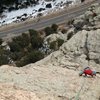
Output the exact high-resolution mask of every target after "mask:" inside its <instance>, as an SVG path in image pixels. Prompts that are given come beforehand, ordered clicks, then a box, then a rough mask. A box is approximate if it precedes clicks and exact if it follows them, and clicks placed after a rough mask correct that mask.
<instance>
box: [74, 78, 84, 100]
mask: <svg viewBox="0 0 100 100" xmlns="http://www.w3.org/2000/svg"><path fill="white" fill-rule="evenodd" d="M84 85H85V78H84V80H83V83H82V85H81V88H80V90H79V91H78V93H77V95H76V97H75V100H79V96H80V93H81V91H82V89H83V87H84Z"/></svg>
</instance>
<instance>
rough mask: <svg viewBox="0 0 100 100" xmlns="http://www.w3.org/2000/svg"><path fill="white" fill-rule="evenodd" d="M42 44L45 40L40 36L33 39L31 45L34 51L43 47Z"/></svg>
mask: <svg viewBox="0 0 100 100" xmlns="http://www.w3.org/2000/svg"><path fill="white" fill-rule="evenodd" d="M42 43H43V39H42V38H41V37H39V36H36V37H34V36H32V37H31V44H32V47H33V48H34V49H38V48H40V47H41V46H42Z"/></svg>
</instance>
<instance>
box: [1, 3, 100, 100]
mask: <svg viewBox="0 0 100 100" xmlns="http://www.w3.org/2000/svg"><path fill="white" fill-rule="evenodd" d="M99 9H100V5H99V4H95V5H92V6H91V7H90V8H89V10H88V11H87V12H86V13H85V14H84V15H82V16H80V17H78V18H76V19H75V20H74V22H73V25H72V27H71V28H70V29H69V30H68V31H67V32H66V33H65V34H62V35H63V36H62V37H64V41H66V42H65V43H64V44H63V45H62V46H61V47H60V49H59V50H58V51H55V52H53V53H52V54H50V55H49V56H47V57H46V58H44V59H43V60H41V61H38V62H36V63H34V64H30V65H27V66H24V67H21V68H17V67H13V66H7V65H5V66H1V67H0V91H1V92H0V100H100V75H99V74H97V76H95V77H93V78H92V77H90V76H88V77H83V76H82V77H79V75H78V74H79V72H80V70H82V69H83V68H84V67H86V66H91V68H92V69H93V70H96V71H98V72H100V10H99ZM70 34H71V35H70ZM60 35H61V33H60ZM52 36H55V35H52ZM69 36H70V38H69ZM58 37H59V36H58ZM54 39H55V38H54Z"/></svg>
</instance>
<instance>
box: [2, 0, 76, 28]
mask: <svg viewBox="0 0 100 100" xmlns="http://www.w3.org/2000/svg"><path fill="white" fill-rule="evenodd" d="M75 1H76V0H54V1H53V0H52V1H49V2H46V1H45V0H41V1H39V4H37V5H33V6H31V7H28V8H26V9H25V8H24V9H19V10H16V11H11V12H4V13H3V17H0V26H2V25H7V24H10V23H12V22H13V23H16V22H20V21H25V20H26V19H28V18H36V17H37V15H38V14H39V13H41V14H42V15H43V16H46V15H47V14H49V13H52V12H54V11H58V10H60V9H63V8H64V6H66V5H68V4H69V5H73V4H74V3H75ZM47 4H51V5H52V7H51V8H46V5H47ZM40 8H43V9H45V10H42V11H38V10H39V9H40ZM25 15H26V16H25Z"/></svg>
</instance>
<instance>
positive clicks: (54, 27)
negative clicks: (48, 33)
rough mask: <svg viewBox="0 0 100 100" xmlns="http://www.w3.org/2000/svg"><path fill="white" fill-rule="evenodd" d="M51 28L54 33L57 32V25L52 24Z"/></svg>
mask: <svg viewBox="0 0 100 100" xmlns="http://www.w3.org/2000/svg"><path fill="white" fill-rule="evenodd" d="M51 28H52V29H53V31H54V32H57V29H58V25H56V24H52V26H51Z"/></svg>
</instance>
